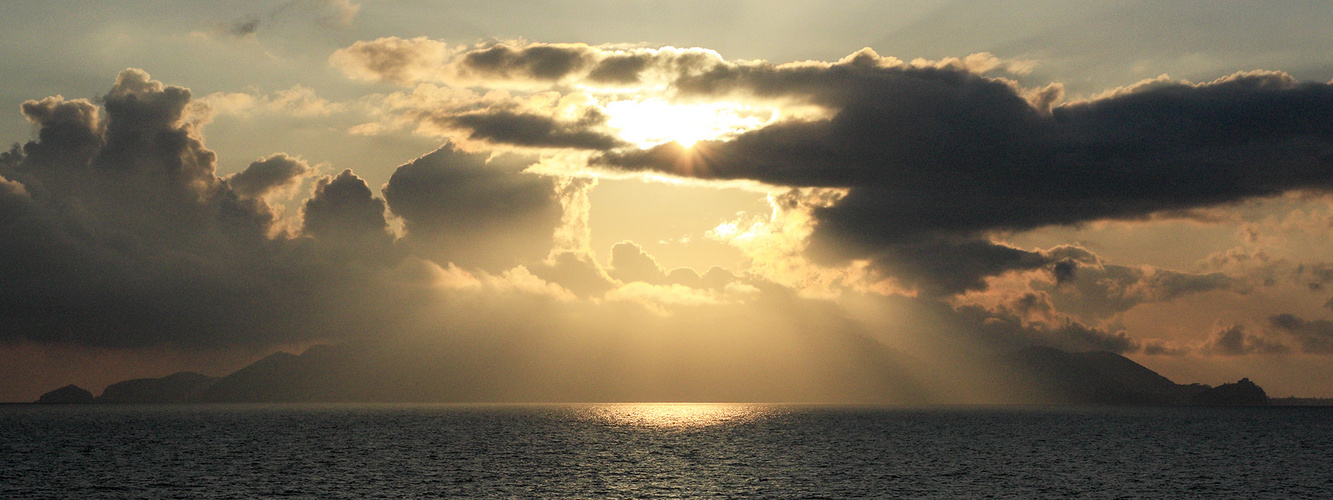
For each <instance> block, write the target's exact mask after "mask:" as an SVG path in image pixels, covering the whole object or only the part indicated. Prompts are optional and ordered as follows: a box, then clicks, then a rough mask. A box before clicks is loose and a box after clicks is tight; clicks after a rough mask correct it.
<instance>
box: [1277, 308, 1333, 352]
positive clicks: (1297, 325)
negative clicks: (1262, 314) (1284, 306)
mask: <svg viewBox="0 0 1333 500" xmlns="http://www.w3.org/2000/svg"><path fill="white" fill-rule="evenodd" d="M1268 322H1269V324H1270V325H1271V326H1272V327H1273V328H1274V329H1276V330H1278V331H1281V332H1283V333H1286V334H1287V335H1289V336H1291V337H1293V338H1295V339H1296V343H1297V344H1298V345H1300V348H1301V352H1304V353H1306V354H1321V355H1328V354H1333V321H1329V320H1326V319H1317V320H1306V319H1303V318H1300V317H1297V316H1295V315H1292V314H1278V315H1276V316H1272V317H1270V318H1268Z"/></svg>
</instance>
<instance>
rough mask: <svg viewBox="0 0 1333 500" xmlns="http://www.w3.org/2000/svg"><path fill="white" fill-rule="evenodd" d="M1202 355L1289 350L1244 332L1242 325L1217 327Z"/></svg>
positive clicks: (1239, 354)
mask: <svg viewBox="0 0 1333 500" xmlns="http://www.w3.org/2000/svg"><path fill="white" fill-rule="evenodd" d="M1199 351H1200V352H1202V353H1203V354H1212V355H1217V356H1244V355H1247V354H1283V353H1287V352H1290V351H1291V348H1289V347H1287V346H1286V345H1284V344H1282V343H1281V342H1276V341H1273V340H1270V339H1268V338H1265V337H1263V336H1259V335H1252V334H1249V333H1246V332H1245V327H1244V326H1243V325H1232V326H1223V325H1219V326H1218V328H1217V329H1216V330H1214V331H1213V334H1212V336H1211V337H1210V338H1209V340H1208V341H1207V342H1205V343H1204V345H1203V347H1202V348H1201V349H1199Z"/></svg>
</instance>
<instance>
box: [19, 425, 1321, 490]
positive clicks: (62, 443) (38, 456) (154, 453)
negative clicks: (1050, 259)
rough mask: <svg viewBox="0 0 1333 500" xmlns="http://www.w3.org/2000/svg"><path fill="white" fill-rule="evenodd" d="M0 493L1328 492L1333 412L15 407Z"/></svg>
mask: <svg viewBox="0 0 1333 500" xmlns="http://www.w3.org/2000/svg"><path fill="white" fill-rule="evenodd" d="M0 498H18V499H44V498H60V499H65V498H71V499H96V498H153V499H158V498H189V499H196V498H201V499H221V498H246V499H249V498H312V499H325V498H1209V499H1213V498H1281V499H1291V498H1333V408H1329V407H1304V408H1303V407H1236V408H1212V407H1208V408H1203V407H1183V408H1118V407H1111V408H1068V407H910V408H904V407H855V406H800V405H765V404H693V403H691V404H670V403H654V404H570V405H434V404H404V405H361V404H328V405H325V404H297V405H287V404H284V405H70V406H39V405H0Z"/></svg>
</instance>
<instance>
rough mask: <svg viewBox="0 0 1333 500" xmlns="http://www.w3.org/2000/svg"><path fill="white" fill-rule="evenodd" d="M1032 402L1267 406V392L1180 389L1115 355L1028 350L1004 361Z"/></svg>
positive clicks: (1247, 386) (1238, 387)
mask: <svg viewBox="0 0 1333 500" xmlns="http://www.w3.org/2000/svg"><path fill="white" fill-rule="evenodd" d="M1000 364H1001V365H1002V366H1006V367H1008V368H1010V369H1011V370H1012V371H1013V373H1014V375H1015V379H1016V380H1015V382H1016V383H1017V384H1019V389H1018V392H1019V393H1020V394H1023V395H1025V396H1027V400H1028V401H1039V402H1047V403H1054V404H1084V405H1266V404H1268V396H1267V395H1265V394H1264V392H1263V389H1261V388H1259V386H1257V385H1255V384H1254V383H1253V382H1250V380H1249V379H1242V380H1241V381H1240V382H1237V383H1235V384H1223V385H1222V386H1219V387H1209V386H1207V385H1204V384H1188V385H1184V384H1177V383H1175V382H1172V381H1171V380H1170V379H1168V378H1166V377H1163V376H1161V375H1159V374H1158V373H1157V372H1154V371H1152V370H1150V369H1148V368H1147V367H1145V366H1143V365H1140V364H1138V363H1135V362H1134V361H1133V360H1130V359H1129V358H1126V357H1124V356H1121V355H1119V354H1115V353H1111V352H1101V351H1093V352H1065V351H1061V350H1059V349H1054V348H1050V347H1028V348H1025V349H1021V350H1018V351H1015V352H1012V353H1009V354H1007V355H1004V356H1001V357H1000Z"/></svg>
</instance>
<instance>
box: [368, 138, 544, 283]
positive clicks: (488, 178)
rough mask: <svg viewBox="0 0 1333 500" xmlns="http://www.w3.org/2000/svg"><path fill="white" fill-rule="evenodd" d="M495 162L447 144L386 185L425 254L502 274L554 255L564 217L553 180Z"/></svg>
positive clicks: (518, 161) (515, 161)
mask: <svg viewBox="0 0 1333 500" xmlns="http://www.w3.org/2000/svg"><path fill="white" fill-rule="evenodd" d="M489 156H490V155H489V154H487V153H467V152H463V151H458V150H455V149H454V148H453V146H450V145H446V146H444V147H442V148H440V149H438V150H436V151H434V152H432V153H430V154H427V155H425V156H422V157H421V158H417V159H416V160H413V161H411V162H409V163H407V164H405V165H403V166H401V167H399V168H398V170H397V171H395V172H394V174H393V176H392V177H391V178H390V179H389V183H388V184H386V185H385V186H384V199H385V200H386V201H387V202H388V204H389V208H390V209H391V210H392V211H393V213H394V214H397V215H398V216H399V217H402V218H403V224H404V227H405V228H406V229H407V238H408V241H409V242H410V243H411V244H412V245H413V247H414V248H415V249H417V250H418V251H419V252H421V253H422V254H423V255H430V256H432V258H435V259H437V260H441V261H442V262H457V263H458V264H459V265H469V266H472V265H475V266H479V267H485V268H488V269H492V270H496V269H505V268H508V267H510V266H513V265H515V264H519V263H524V262H528V261H533V260H538V259H541V258H543V257H545V256H546V254H547V253H548V252H550V250H551V248H552V246H553V234H554V231H555V228H556V227H557V226H558V225H559V224H560V220H561V215H562V213H563V210H562V208H561V205H560V200H559V199H558V198H557V196H556V187H555V183H554V180H552V179H551V178H549V177H544V176H539V175H535V174H525V173H522V171H523V169H524V168H526V167H527V165H528V164H529V163H530V162H528V161H526V160H525V159H522V158H518V157H514V156H512V155H508V156H501V157H498V158H494V159H490V160H488V157H489Z"/></svg>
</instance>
